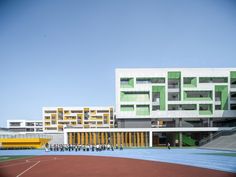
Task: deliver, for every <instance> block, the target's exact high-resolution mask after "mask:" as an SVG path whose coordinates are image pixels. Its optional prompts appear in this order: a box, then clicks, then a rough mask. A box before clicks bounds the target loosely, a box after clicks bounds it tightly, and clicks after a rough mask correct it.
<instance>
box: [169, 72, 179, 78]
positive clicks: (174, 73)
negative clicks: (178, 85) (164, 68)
mask: <svg viewBox="0 0 236 177" xmlns="http://www.w3.org/2000/svg"><path fill="white" fill-rule="evenodd" d="M180 77H181V72H179V71H170V72H168V79H180Z"/></svg>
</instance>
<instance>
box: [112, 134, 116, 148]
mask: <svg viewBox="0 0 236 177" xmlns="http://www.w3.org/2000/svg"><path fill="white" fill-rule="evenodd" d="M113 145H114V146H115V145H116V133H115V132H113Z"/></svg>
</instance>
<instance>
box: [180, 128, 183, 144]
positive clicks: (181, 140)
mask: <svg viewBox="0 0 236 177" xmlns="http://www.w3.org/2000/svg"><path fill="white" fill-rule="evenodd" d="M182 145H183V136H182V132H179V147H182Z"/></svg>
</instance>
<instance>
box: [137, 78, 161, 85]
mask: <svg viewBox="0 0 236 177" xmlns="http://www.w3.org/2000/svg"><path fill="white" fill-rule="evenodd" d="M136 83H137V84H163V83H165V78H164V77H147V78H141V77H140V78H137V79H136Z"/></svg>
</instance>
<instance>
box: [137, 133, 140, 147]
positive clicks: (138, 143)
mask: <svg viewBox="0 0 236 177" xmlns="http://www.w3.org/2000/svg"><path fill="white" fill-rule="evenodd" d="M139 134H140V133H139V132H137V146H138V147H140V141H139V140H140V139H139Z"/></svg>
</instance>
